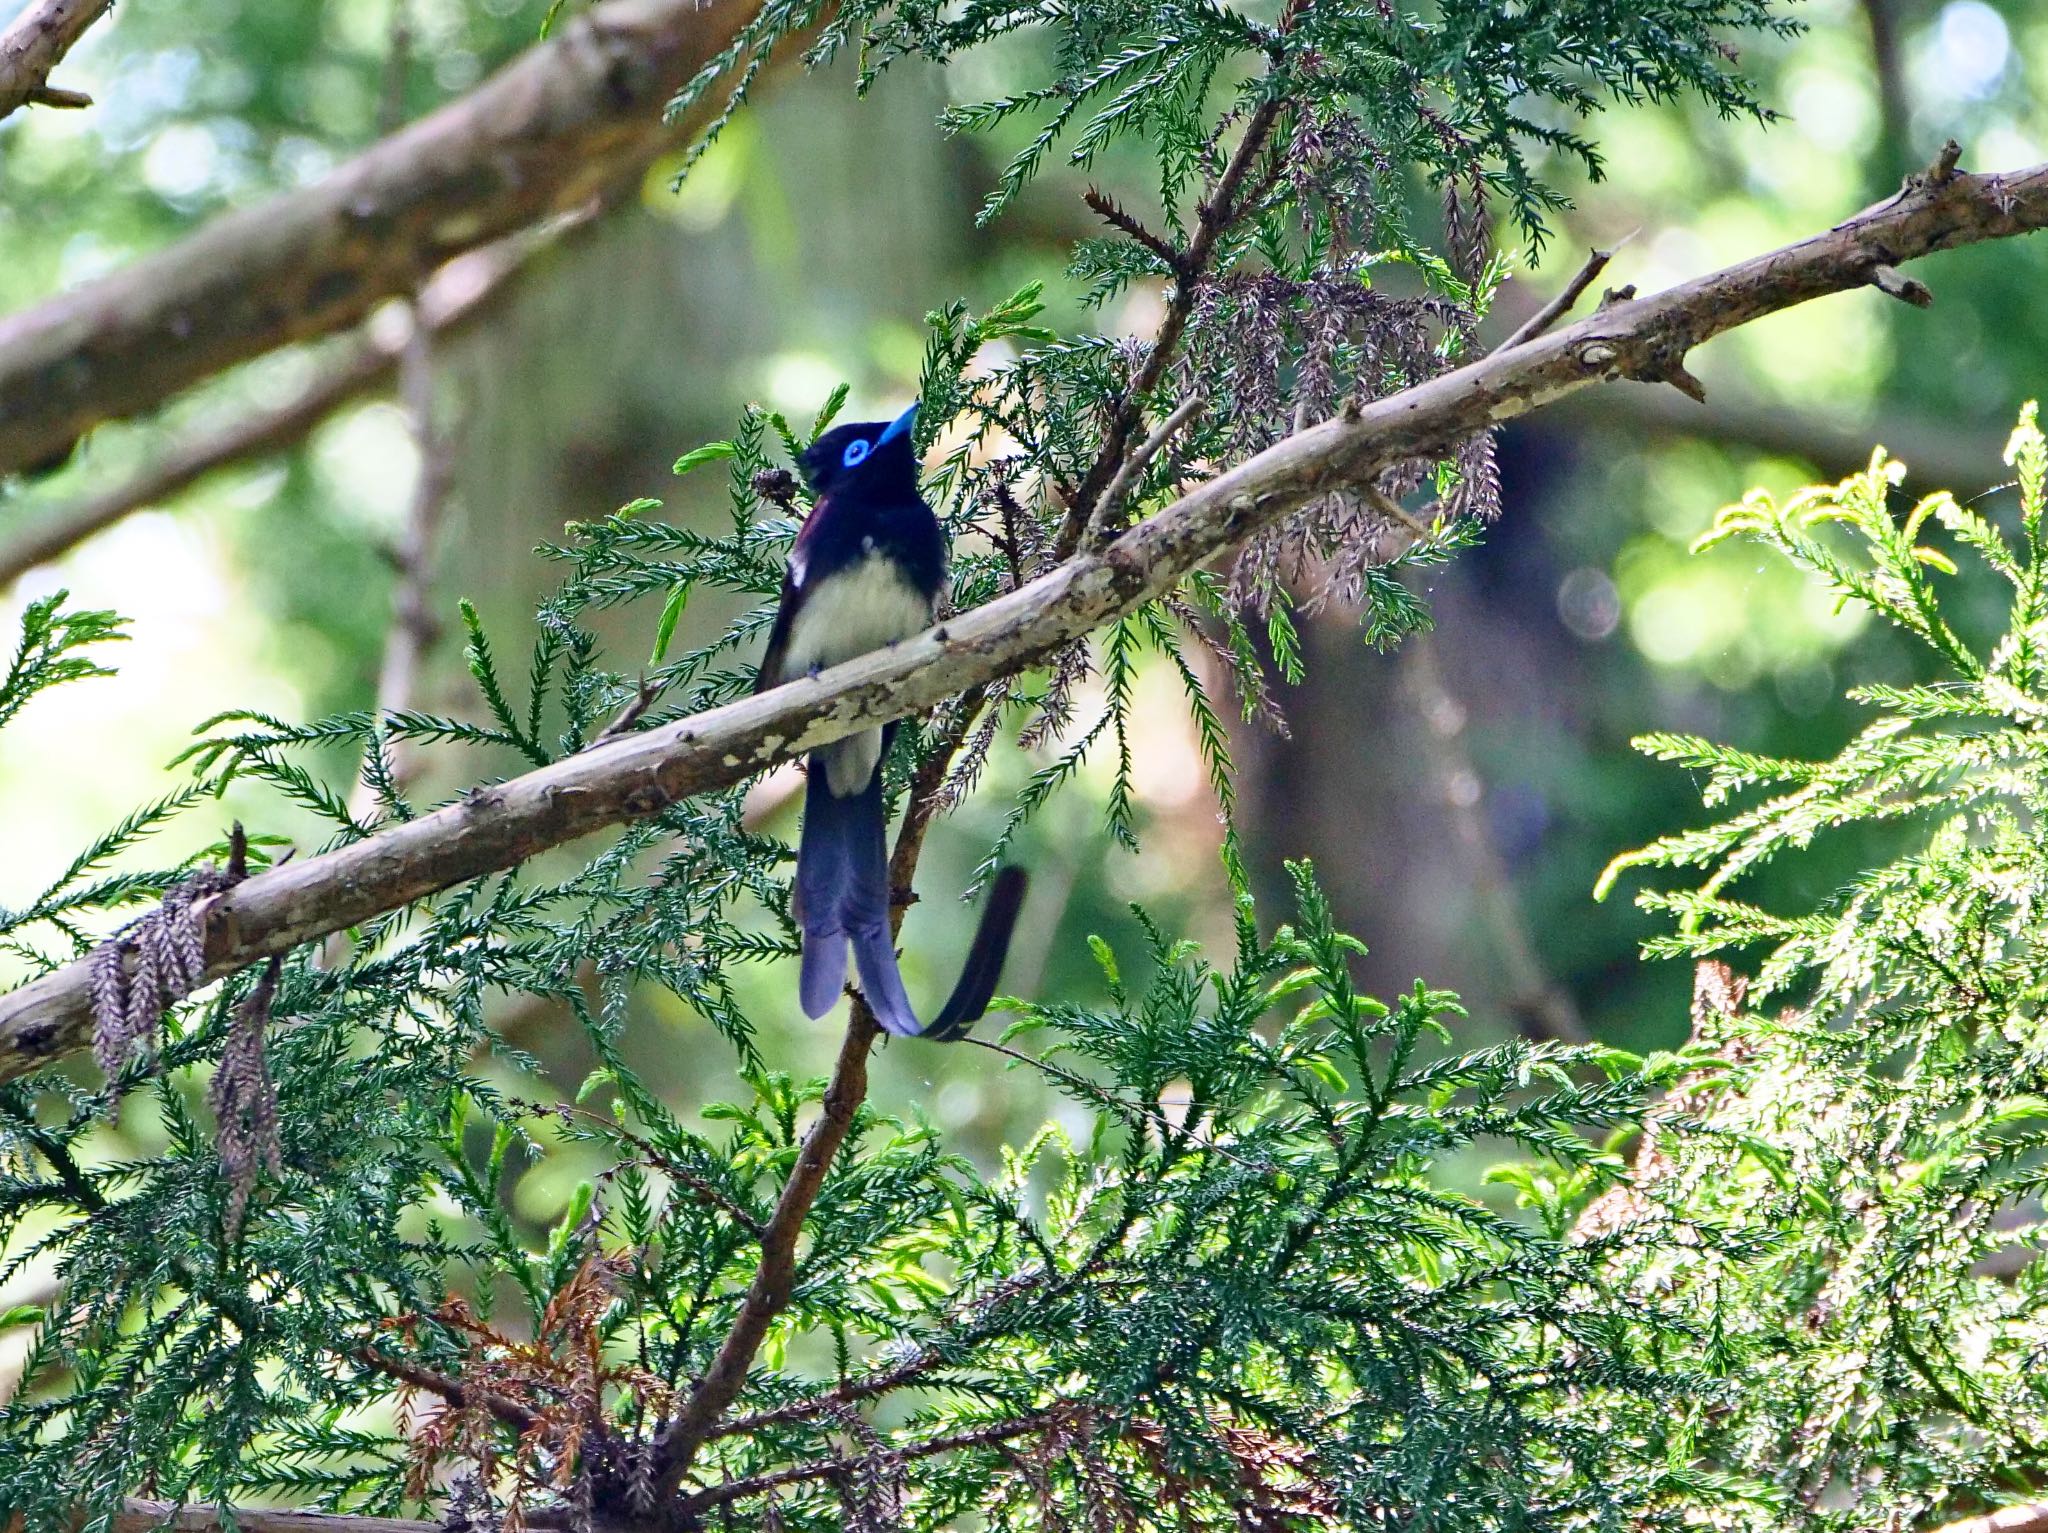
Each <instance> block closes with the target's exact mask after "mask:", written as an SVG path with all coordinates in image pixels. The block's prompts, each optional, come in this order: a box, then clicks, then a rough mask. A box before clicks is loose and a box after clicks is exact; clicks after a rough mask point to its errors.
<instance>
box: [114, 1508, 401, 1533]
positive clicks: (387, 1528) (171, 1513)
mask: <svg viewBox="0 0 2048 1533" xmlns="http://www.w3.org/2000/svg"><path fill="white" fill-rule="evenodd" d="M234 1525H235V1527H237V1528H239V1529H240V1530H241V1533H441V1525H440V1524H439V1523H438V1522H412V1521H409V1520H407V1519H406V1518H403V1517H356V1516H351V1515H343V1514H339V1513H334V1512H286V1511H279V1510H277V1509H276V1508H274V1507H260V1506H238V1507H236V1508H235V1522H234ZM227 1526H228V1524H227V1520H226V1519H225V1518H223V1517H222V1516H221V1514H220V1509H219V1508H218V1507H214V1506H182V1507H181V1506H173V1505H172V1504H171V1503H170V1502H168V1501H130V1502H128V1503H127V1504H126V1505H125V1506H124V1507H123V1508H122V1509H121V1511H119V1512H118V1513H116V1514H115V1517H114V1529H113V1533H153V1530H155V1529H158V1528H166V1529H171V1530H173V1533H224V1530H225V1529H226V1528H227Z"/></svg>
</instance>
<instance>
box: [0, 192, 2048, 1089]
mask: <svg viewBox="0 0 2048 1533" xmlns="http://www.w3.org/2000/svg"><path fill="white" fill-rule="evenodd" d="M2044 224H2048V165H2039V166H2035V167H2033V168H2032V169H2029V170H2026V171H2022V172H2017V173H2013V174H2008V175H2003V176H1992V175H1983V176H1979V175H1965V174H1956V173H1951V174H1949V175H1947V176H1946V177H1940V178H1937V177H1934V176H1929V177H1927V178H1924V179H1921V180H1917V181H1916V182H1915V184H1913V185H1911V186H1909V187H1908V188H1907V189H1906V190H1905V191H1903V192H1901V193H1900V195H1899V196H1897V197H1895V198H1893V199H1891V200H1889V201H1887V202H1885V203H1883V204H1881V205H1879V206H1877V207H1873V208H1870V209H1867V210H1865V211H1864V212H1862V213H1859V214H1857V215H1855V216H1854V217H1852V218H1849V219H1847V220H1845V221H1844V222H1843V223H1841V224H1840V225H1838V226H1836V227H1835V228H1833V229H1830V230H1827V231H1826V232H1824V233H1821V234H1817V235H1814V236H1812V237H1811V238H1809V239H1805V240H1802V241H1799V242H1798V243H1796V244H1792V245H1787V246H1785V247H1783V248H1781V249H1778V250H1774V251H1771V252H1770V253H1768V254H1765V255H1761V256H1757V257H1754V258H1753V259H1751V260H1748V261H1745V262H1742V263H1741V264H1739V265H1736V266H1733V267H1730V268H1728V269H1726V270H1724V271H1720V272H1715V273H1712V274H1710V275H1707V276H1704V277H1700V278H1698V279H1695V280H1694V281H1691V282H1687V283H1684V284H1681V285H1680V286H1678V287H1674V288H1672V289H1670V290H1668V291H1666V292H1663V293H1659V294H1655V295H1653V296H1650V297H1647V298H1637V299H1632V300H1630V301H1628V302H1625V303H1618V304H1615V305H1612V306H1611V307H1608V308H1605V309H1602V310H1601V311H1599V312H1598V313H1596V314H1593V315H1591V316H1590V317H1588V318H1586V319H1584V320H1581V321H1580V322H1579V323H1577V324H1575V325H1572V326H1570V327H1569V328H1567V329H1564V330H1560V331H1557V332H1554V333H1553V334H1550V335H1547V336H1543V337H1539V338H1538V339H1536V340H1533V341H1530V342H1528V343H1527V344H1525V345H1522V346H1518V347H1516V348H1515V349H1514V350H1512V351H1509V352H1504V353H1501V354H1499V355H1496V356H1489V357H1485V358H1482V359H1480V360H1478V361H1476V362H1473V363H1471V364H1469V365H1467V366H1465V367H1462V368H1460V369H1458V370H1457V371H1455V372H1451V373H1446V374H1443V375H1441V376H1439V377H1436V378H1432V379H1429V380H1428V381H1426V382H1424V383H1421V384H1418V385H1416V386H1415V387H1414V388H1411V389H1407V390H1405V391H1403V392H1401V393H1399V394H1395V395H1392V396H1390V397H1388V398H1386V399H1381V400H1376V401H1374V402H1372V403H1370V404H1367V405H1364V406H1363V407H1362V408H1360V409H1358V410H1356V411H1347V412H1346V413H1345V414H1343V415H1341V416H1339V417H1338V418H1336V419H1334V420H1330V421H1325V422H1323V423H1322V424H1321V425H1317V426H1313V427H1310V428H1309V429H1307V430H1305V431H1302V432H1299V433H1296V434H1295V435H1292V436H1290V437H1287V438H1286V439H1285V440H1283V441H1281V442H1278V443H1276V444H1275V445H1274V446H1272V447H1270V448H1268V449H1267V450H1266V451H1265V452H1262V453H1260V454H1259V455H1258V456H1257V457H1255V458H1253V459H1251V460H1250V461H1248V462H1246V463H1243V464H1240V465H1239V466H1238V467H1236V468H1234V469H1232V470H1230V471H1229V472H1228V473H1225V474H1222V475H1220V476H1219V477H1218V478H1216V479H1214V480H1211V481H1210V482H1209V483H1207V484H1204V485H1202V486H1200V487H1198V488H1197V489H1195V490H1194V491H1192V492H1191V493H1189V494H1188V495H1186V496H1185V497H1183V498H1182V499H1181V500H1179V501H1177V502H1175V503H1174V504H1173V505H1171V506H1168V507H1166V508H1165V509H1164V510H1162V511H1160V512H1158V513H1157V514H1156V515H1154V516H1152V517H1150V518H1149V519H1147V520H1146V521H1143V522H1141V523H1139V524H1138V525H1137V526H1135V527H1133V528H1131V529H1130V530H1129V531H1128V532H1125V533H1124V534H1123V535H1122V536H1120V537H1119V538H1117V539H1116V541H1114V542H1113V543H1111V544H1109V545H1108V546H1107V547H1106V548H1104V549H1102V550H1101V551H1100V552H1099V553H1095V552H1090V553H1083V554H1080V555H1077V556H1076V557H1073V558H1070V559H1068V560H1067V561H1066V562H1064V563H1063V564H1061V565H1059V566H1058V567H1056V568H1055V569H1053V570H1051V571H1049V572H1047V573H1046V574H1044V575H1042V576H1040V577H1039V578H1038V579H1036V580H1034V581H1032V582H1031V583H1030V584H1028V585H1026V586H1024V587H1022V588H1021V589H1019V590H1016V591H1013V592H1011V593H1009V594H1008V595H1006V596H1003V597H1000V598H998V599H997V600H995V601H992V602H990V603H988V604H987V605H985V606H982V607H979V608H976V609H975V610H973V611H971V612H967V613H963V614H961V615H959V616H957V617H954V618H950V619H948V620H947V621H946V622H944V623H942V624H940V625H939V626H938V627H936V628H932V629H929V630H927V631H926V632H925V633H923V634H920V635H919V636H917V637H916V638H913V639H909V640H906V641H904V642H903V643H902V644H899V645H897V646H896V647H894V648H893V649H886V650H882V651H878V652H876V653H874V654H870V655H864V656H862V657H860V658H859V659H856V660H852V661H849V662H848V663H847V664H845V665H841V666H836V667H834V668H833V669H831V670H829V671H826V672H824V673H823V674H822V675H819V676H816V677H809V678H804V679H802V680H798V681H795V682H791V683H790V684H788V685H786V686H782V687H778V688H775V689H774V690H773V691H770V692H764V693H762V694H760V695H759V696H754V697H748V698H745V699H742V700H740V701H738V702H734V703H730V704H727V705H725V706H724V707H720V708H714V709H711V710H708V711H707V712H704V713H700V714H696V715H693V716H692V717H690V718H686V719H680V720H677V721H676V722H675V723H672V724H668V725H664V726H663V727H661V728H658V729H649V730H644V731H641V732H638V733H634V734H630V735H625V736H622V737H620V738H618V739H614V740H611V741H608V742H606V743H605V744H603V745H600V746H595V747H593V748H592V749H590V750H587V751H584V752H582V753H581V754H579V755H576V756H573V757H570V758H568V759H566V760H563V761H559V762H555V763H553V764H551V765H549V766H546V767H543V768H540V769H538V770H536V771H533V772H529V773H526V774H525V775H523V776H520V777H516V778H513V779H511V780H509V781H507V782H504V783H500V784H495V785H493V786H490V787H486V788H482V789H479V790H477V791H476V792H474V793H471V794H468V795H466V796H465V797H463V798H462V799H460V800H458V801H456V802H454V803H451V804H448V805H446V806H445V807H443V808H441V809H438V810H436V811H434V812H433V813H431V814H427V815H422V816H421V817H420V818H418V819H415V820H412V821H409V822H407V823H406V824H403V825H397V826H393V827H391V828H390V829H388V830H385V831H382V832H380V833H379V834H377V835H375V836H372V837H369V838H367V839H365V840H363V841H360V842H357V843H354V844H352V845H349V846H344V847H340V848H338V849H336V850H334V851H331V852H328V853H325V854H324V855H321V856H317V857H308V858H303V859H298V860H294V861H292V862H289V863H286V864H285V865H284V866H282V867H278V868H273V869H270V870H267V871H265V872H263V873H260V874H258V875H256V876H255V877H253V878H249V879H247V880H245V881H243V882H242V883H240V884H237V885H236V886H235V887H234V888H232V889H230V890H228V891H226V892H225V893H223V894H220V895H217V896H214V897H212V898H211V899H210V900H208V901H206V902H203V904H202V905H201V906H199V907H196V908H195V912H194V914H195V916H197V918H198V919H200V920H201V921H203V923H204V926H205V938H206V941H205V957H206V974H207V977H208V978H217V977H219V976H222V975H225V974H228V973H231V972H233V971H234V970H236V969H239V968H241V967H243V966H244V965H247V964H249V963H252V962H254V961H256V960H257V959H260V958H264V957H268V956H269V955H271V954H273V953H280V952H284V951H286V950H288V949H290V948H293V947H296V946H298V945H300V944H302V943H305V942H308V941H312V940H314V939H316V938H319V937H322V936H325V935H326V934H327V933H328V932H331V931H337V930H340V929H341V928H343V927H346V926H350V925H353V924H355V923H357V922H359V921H364V920H367V919H369V918H370V917H372V916H374V915H377V914H379V913H381V912H384V911H388V910H394V909H397V908H399V907H400V906H403V905H406V904H408V903H410V902H412V901H414V900H418V899H420V898H422V897H424V896H426V895H429V894H432V893H434V892H435V891H437V890H441V889H446V888H449V887H451V886H453V885H455V884H459V883H462V882H465V881H467V880H469V879H472V878H477V877H480V876H483V875H485V874H489V873H495V872H498V871H501V870H504V869H507V868H511V867H515V866H517V865H518V864H519V863H521V862H523V861H525V860H526V859H527V858H529V857H532V856H533V855H535V854H536V853H538V852H541V851H543V850H546V849H547V848H549V847H554V846H559V845H562V844H563V843H565V842H568V841H571V840H574V839H576V838H577V837H579V836H583V835H587V834H589V833H590V832H592V831H596V830H601V829H604V828H606V827H608V826H612V825H616V824H619V823H622V822H624V821H627V820H631V819H634V818H636V817H639V816H644V815H647V814H651V813H654V812H656V811H658V810H660V809H662V808H663V807H665V806H667V805H669V804H672V803H675V802H676V801H677V800H679V799H682V798H685V797H688V796H690V795H693V794H697V793H703V792H706V791H708V790H711V789H714V788H718V787H723V786H727V785H730V784H732V783H735V782H739V781H741V780H743V779H744V778H746V777H749V776H751V775H752V774H754V773H755V772H758V771H760V770H762V769H763V768H765V767H769V766H772V765H774V764H775V763H777V762H780V761H784V760H787V759H789V758H791V757H793V756H798V755H802V754H804V753H805V752H808V751H810V750H812V749H814V748H815V747H817V746H820V745H824V744H827V743H829V742H831V741H833V740H838V739H842V738H844V737H845V736H847V735H850V734H854V733H856V732H858V731H860V730H863V729H869V728H873V727H875V726H876V725H879V724H882V723H885V722H887V721H889V720H892V719H899V718H903V717H905V716H906V715H908V714H912V713H919V712H923V711H925V710H928V709H930V708H933V707H935V706H936V705H937V704H939V703H940V702H942V701H944V700H945V699H946V698H948V697H951V696H953V695H955V694H957V693H960V692H963V691H966V690H968V689H970V688H974V687H978V686H982V685H985V684H987V683H988V682H990V681H991V680H993V679H995V678H997V677H999V676H1003V675H1007V674H1009V673H1012V672H1015V671H1017V670H1020V669H1022V668H1024V667H1026V666H1028V665H1030V664H1031V663H1033V662H1034V661H1036V660H1037V659H1039V658H1040V657H1042V656H1044V655H1046V654H1049V653H1051V652H1053V651H1054V650H1056V649H1057V648H1059V647H1060V646H1061V645H1063V644H1066V643H1069V642H1071V641H1072V640H1074V639H1077V638H1079V637H1081V636H1082V635H1084V634H1086V633H1089V632H1091V631H1092V630H1093V629H1095V628H1096V627H1098V626H1100V625H1101V624H1102V623H1104V622H1107V621H1109V620H1111V619H1113V618H1115V617H1117V616H1120V615H1122V614H1125V613H1128V612H1131V611H1132V610H1134V609H1135V608H1137V607H1138V606H1140V605H1142V604H1143V603H1144V602H1147V601H1150V600H1152V599H1153V598H1155V597H1158V596H1161V595H1163V594H1165V593H1166V592H1168V591H1170V590H1172V589H1173V587H1174V585H1175V584H1176V582H1178V581H1179V580H1180V579H1181V577H1182V576H1183V575H1185V574H1187V573H1188V572H1189V571H1190V570H1192V569H1194V568H1196V567H1197V566H1198V565H1200V564H1201V563H1202V562H1203V561H1205V560H1207V559H1209V558H1211V557H1213V556H1214V555H1215V554H1217V553H1218V552H1220V551H1221V550H1223V549H1226V548H1229V547H1231V546H1233V545H1235V544H1236V543H1238V542H1240V541H1242V540H1243V539H1244V538H1246V537H1248V536H1250V535H1251V534H1252V533H1254V532H1257V531H1258V530H1260V529H1261V528H1263V527H1267V526H1270V525H1271V524H1272V523H1274V522H1275V521H1277V520H1279V519H1280V518H1281V517H1283V516H1285V515H1286V514H1287V513H1288V512H1290V511H1292V510H1294V509H1295V508H1296V507H1299V506H1301V505H1302V504H1304V503H1305V502H1307V501H1309V500H1310V499H1312V498H1314V497H1316V496H1318V495H1322V494H1327V493H1328V492H1329V491H1331V490H1333V489H1337V488H1341V487H1346V486H1356V485H1360V484H1363V483H1367V482H1369V481H1370V480H1371V478H1372V477H1373V475H1374V474H1376V473H1377V472H1378V471H1379V469H1380V467H1381V466H1382V465H1384V464H1387V463H1394V462H1400V461H1404V460H1409V459H1414V458H1418V457H1429V456H1433V455H1435V454H1438V453H1440V452H1442V451H1444V450H1445V449H1446V448H1447V447H1448V446H1449V445H1450V444H1452V443H1455V442H1458V441H1461V440H1463V439H1464V438H1465V437H1467V436H1469V435H1470V434H1471V433H1472V432H1474V431H1476V430H1479V429H1480V428H1482V427H1484V426H1487V425H1490V424H1494V423H1497V422H1500V421H1505V420H1511V419H1513V418H1515V417H1516V416H1520V415H1523V414H1526V413H1528V412H1529V411H1531V410H1533V409H1536V408H1538V407H1539V406H1542V405H1546V404H1549V403H1550V402H1552V401H1554V400H1557V399H1560V398H1563V397H1565V396H1566V395H1569V394H1572V393H1576V392H1578V391H1580V390H1583V389H1586V388H1589V387H1591V386H1592V385H1594V384H1596V383H1600V382H1605V381H1612V380H1617V379H1625V378H1638V379H1656V380H1662V379H1665V378H1667V377H1669V376H1670V373H1671V370H1672V369H1673V368H1674V367H1677V366H1679V365H1681V363H1682V359H1683V358H1684V357H1685V355H1686V353H1687V352H1688V351H1689V350H1690V349H1691V348H1692V347H1694V346H1696V345H1698V344H1699V343H1700V342H1702V341H1705V340H1707V339H1709V338H1711V337H1713V336H1715V335H1719V334H1721V333H1722V332H1724V331H1727V330H1731V329H1734V328H1735V327H1737V326H1739V325H1743V324H1747V323H1748V322H1750V321H1751V320H1754V319H1758V318H1760V317H1762V316H1763V315H1766V314H1770V313H1774V312H1776V311H1778V310H1781V309H1786V308H1790V307H1792V306H1794V305H1795V304H1799V303H1804V302H1806V301H1807V300H1809V299H1813V298H1818V297H1821V296H1823V295H1825V294H1828V293H1835V292H1843V291H1847V290H1850V289H1854V288H1858V287H1863V286H1867V285H1868V284H1869V282H1870V280H1871V277H1870V273H1871V269H1872V267H1873V266H1874V265H1878V264H1887V265H1898V264H1900V263H1902V262H1905V261H1909V260H1912V259H1915V258H1917V257H1919V256H1923V255H1927V254H1929V253H1931V252H1934V251H1938V250H1947V249H1952V248H1955V247H1957V246H1961V245H1968V244H1974V243H1977V242H1979V241H1983V240H1990V239H2003V238H2010V237H2012V236H2015V235H2019V234H2023V233H2026V232H2028V231H2030V230H2033V229H2036V228H2039V227H2041V226H2043V225H2044ZM91 1015H92V1004H91V993H90V979H89V974H88V968H87V965H86V964H84V963H82V962H81V963H73V964H70V965H67V966H65V967H63V968H61V969H58V970H56V971H55V972H53V973H50V974H47V975H45V976H43V977H41V978H39V979H37V980H35V981H33V982H32V983H30V984H27V985H24V986H22V987H21V988H19V989H17V990H15V991H14V992H13V993H11V994H10V995H7V996H5V997H0V1078H8V1077H12V1076H16V1075H19V1074H21V1073H22V1072H23V1071H25V1070H29V1069H33V1068H35V1067H36V1066H37V1065H39V1064H42V1063H44V1062H46V1061H49V1060H51V1059H55V1058H58V1057H60V1056H63V1055H67V1054H69V1053H72V1052H73V1051H75V1050H76V1049H78V1048H79V1047H80V1046H81V1045H82V1044H83V1043H84V1042H85V1040H86V1039H87V1037H88V1036H89V1033H90V1026H91Z"/></svg>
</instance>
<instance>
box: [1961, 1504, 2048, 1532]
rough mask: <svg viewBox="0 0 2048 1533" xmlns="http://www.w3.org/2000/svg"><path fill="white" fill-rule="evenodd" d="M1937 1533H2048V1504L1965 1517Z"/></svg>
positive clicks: (2009, 1507)
mask: <svg viewBox="0 0 2048 1533" xmlns="http://www.w3.org/2000/svg"><path fill="white" fill-rule="evenodd" d="M1935 1533H2048V1502H2043V1503H2041V1504H2039V1505H2035V1506H2006V1507H2000V1508H1999V1509H1998V1510H1997V1511H1995V1512H1986V1513H1984V1514H1983V1515H1982V1516H1981V1517H1965V1518H1964V1519H1963V1520H1962V1521H1961V1522H1951V1523H1948V1524H1946V1525H1945V1526H1943V1527H1941V1528H1938V1529H1936V1530H1935Z"/></svg>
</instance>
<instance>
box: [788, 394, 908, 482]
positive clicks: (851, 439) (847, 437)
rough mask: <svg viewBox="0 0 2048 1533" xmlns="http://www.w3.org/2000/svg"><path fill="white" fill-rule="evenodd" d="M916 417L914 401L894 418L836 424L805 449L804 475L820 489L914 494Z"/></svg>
mask: <svg viewBox="0 0 2048 1533" xmlns="http://www.w3.org/2000/svg"><path fill="white" fill-rule="evenodd" d="M916 422H917V406H916V405H912V406H911V407H910V408H909V409H908V410H905V411H904V412H903V413H902V414H901V415H899V416H897V417H896V419H894V420H892V421H857V422H855V423H854V424H852V425H850V426H834V427H833V428H832V429H831V430H830V431H828V432H826V433H825V434H824V435H823V436H821V437H819V438H818V440H817V441H815V442H813V443H812V444H811V445H810V448H809V450H807V451H806V452H805V453H804V457H803V470H804V477H805V478H806V479H808V480H809V481H810V482H811V489H812V490H813V491H815V492H816V493H817V494H819V495H827V494H830V493H831V492H833V491H834V490H844V489H854V490H858V491H860V492H861V493H863V494H869V495H877V494H889V493H891V492H901V493H904V494H908V495H915V494H916V493H917V449H916V447H915V446H913V445H912V443H911V439H910V437H911V430H910V428H911V427H912V426H913V425H915V424H916Z"/></svg>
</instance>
